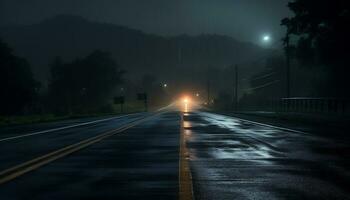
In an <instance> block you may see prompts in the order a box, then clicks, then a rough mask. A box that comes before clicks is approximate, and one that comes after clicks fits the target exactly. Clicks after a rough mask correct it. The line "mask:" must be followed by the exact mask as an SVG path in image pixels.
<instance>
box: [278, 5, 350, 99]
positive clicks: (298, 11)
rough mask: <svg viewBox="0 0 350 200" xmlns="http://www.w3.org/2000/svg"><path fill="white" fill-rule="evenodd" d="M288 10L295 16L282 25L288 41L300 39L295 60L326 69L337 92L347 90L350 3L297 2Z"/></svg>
mask: <svg viewBox="0 0 350 200" xmlns="http://www.w3.org/2000/svg"><path fill="white" fill-rule="evenodd" d="M288 6H289V8H290V9H291V10H292V11H293V12H294V14H295V16H293V17H291V18H285V19H283V20H282V25H284V26H286V27H287V37H286V39H287V38H289V37H290V38H292V37H293V36H294V37H295V36H296V38H297V42H296V44H295V50H296V52H295V55H296V58H297V59H298V60H299V61H301V63H302V64H306V65H308V66H326V70H328V71H329V75H330V81H331V84H334V86H335V87H334V89H340V90H343V89H345V86H346V85H347V83H348V81H347V79H348V78H347V76H348V72H349V71H350V70H349V69H348V68H349V64H350V60H349V52H350V50H349V48H350V37H349V35H350V29H349V24H350V10H349V1H348V0H337V1H334V0H319V1H314V0H295V1H293V2H290V3H289V4H288ZM343 93H344V92H343ZM337 94H341V91H337Z"/></svg>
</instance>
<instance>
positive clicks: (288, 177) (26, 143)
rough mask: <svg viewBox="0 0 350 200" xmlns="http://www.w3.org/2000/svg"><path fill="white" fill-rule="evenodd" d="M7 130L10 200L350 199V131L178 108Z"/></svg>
mask: <svg viewBox="0 0 350 200" xmlns="http://www.w3.org/2000/svg"><path fill="white" fill-rule="evenodd" d="M0 133H1V134H0V152H1V153H0V199H1V200H7V199H11V200H12V199H38V200H40V199H49V200H53V199H165V200H170V199H197V200H198V199H213V200H217V199H219V200H220V199H269V200H270V199H350V196H349V195H350V188H349V186H348V185H349V183H350V172H349V169H350V168H349V163H350V161H349V157H350V156H349V155H350V145H349V141H348V140H346V139H340V138H337V139H331V137H327V138H326V137H321V136H318V135H317V134H310V133H304V132H299V131H295V130H291V129H281V128H279V127H273V126H266V125H265V124H258V123H254V122H250V121H246V120H242V119H238V118H233V117H228V116H224V115H218V114H213V113H208V112H201V111H196V110H191V111H190V112H186V113H183V112H182V111H179V110H177V109H175V108H174V109H170V108H168V109H166V110H162V111H161V112H155V113H137V114H131V115H125V116H118V117H109V118H102V119H101V118H94V119H81V120H70V121H64V122H55V123H46V124H39V125H32V126H30V125H29V126H28V125H26V126H16V127H10V128H2V129H0ZM330 135H331V133H330ZM187 164H188V165H187ZM187 166H189V167H188V172H189V173H190V175H191V176H192V178H191V176H186V170H187ZM186 187H188V188H186ZM188 191H190V192H188Z"/></svg>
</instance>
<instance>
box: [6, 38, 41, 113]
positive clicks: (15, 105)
mask: <svg viewBox="0 0 350 200" xmlns="http://www.w3.org/2000/svg"><path fill="white" fill-rule="evenodd" d="M39 87H40V84H39V82H37V81H35V80H34V78H33V74H32V72H31V69H30V66H29V64H28V62H27V61H26V60H25V59H23V58H20V57H17V56H15V55H13V53H12V49H11V48H10V47H8V46H7V44H5V43H3V42H2V41H1V40H0V91H1V93H2V94H1V98H0V115H13V114H19V113H21V112H22V111H23V109H24V108H25V107H27V106H29V105H30V104H31V103H33V101H34V98H35V96H36V95H37V91H38V89H39Z"/></svg>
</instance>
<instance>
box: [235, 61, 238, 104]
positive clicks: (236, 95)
mask: <svg viewBox="0 0 350 200" xmlns="http://www.w3.org/2000/svg"><path fill="white" fill-rule="evenodd" d="M235 111H238V66H237V65H235Z"/></svg>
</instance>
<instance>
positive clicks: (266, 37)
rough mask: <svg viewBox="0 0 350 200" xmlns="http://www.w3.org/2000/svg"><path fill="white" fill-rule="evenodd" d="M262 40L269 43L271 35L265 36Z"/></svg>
mask: <svg viewBox="0 0 350 200" xmlns="http://www.w3.org/2000/svg"><path fill="white" fill-rule="evenodd" d="M262 40H263V41H264V42H269V41H270V40H271V38H270V36H269V35H264V36H263V38H262Z"/></svg>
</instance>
